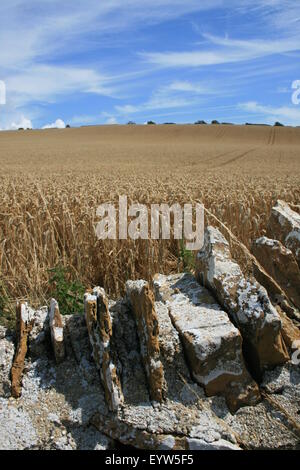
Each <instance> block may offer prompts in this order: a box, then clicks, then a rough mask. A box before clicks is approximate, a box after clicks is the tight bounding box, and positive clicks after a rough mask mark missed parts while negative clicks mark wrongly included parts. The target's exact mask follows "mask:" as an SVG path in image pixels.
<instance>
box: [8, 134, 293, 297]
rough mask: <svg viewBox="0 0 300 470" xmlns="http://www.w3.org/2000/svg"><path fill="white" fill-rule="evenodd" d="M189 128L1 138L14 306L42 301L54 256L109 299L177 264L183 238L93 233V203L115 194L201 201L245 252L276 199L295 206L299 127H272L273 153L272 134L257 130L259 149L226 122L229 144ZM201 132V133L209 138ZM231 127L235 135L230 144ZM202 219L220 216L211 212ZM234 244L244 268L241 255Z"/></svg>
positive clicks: (137, 198)
mask: <svg viewBox="0 0 300 470" xmlns="http://www.w3.org/2000/svg"><path fill="white" fill-rule="evenodd" d="M133 127H134V126H133ZM183 127H184V126H183ZM192 128H194V126H190V127H188V126H187V127H186V129H183V130H182V129H181V126H180V129H179V131H178V130H177V129H176V127H174V128H172V130H170V128H169V127H168V126H166V127H165V128H162V127H161V128H157V129H153V130H151V131H148V130H147V131H146V132H151V135H150V137H149V139H148V136H147V135H146V134H144V133H145V130H144V128H141V129H134V130H132V129H131V128H130V129H128V128H126V132H127V134H126V133H124V132H125V131H124V130H123V129H122V128H110V129H109V132H108V130H107V129H106V128H103V129H104V130H103V131H101V130H99V129H98V131H97V132H96V130H95V129H84V130H82V129H80V130H66V131H61V132H59V131H51V132H50V131H48V132H44V133H42V132H37V133H33V132H31V133H28V134H25V133H22V135H20V134H17V133H10V134H9V135H8V134H7V133H3V135H4V137H3V136H1V137H0V145H1V154H0V165H1V175H0V181H1V206H0V269H1V281H2V286H3V292H4V289H5V292H6V293H8V296H9V298H10V299H11V300H12V301H15V300H16V299H29V300H30V302H32V303H33V304H41V303H43V302H47V301H48V299H49V295H50V291H49V269H50V268H53V267H54V266H56V265H57V264H58V263H62V264H63V265H64V266H68V267H70V268H71V270H72V271H73V273H74V275H76V276H77V277H78V278H79V279H80V280H81V282H82V283H83V284H84V285H86V286H90V285H101V286H103V287H104V288H105V289H106V290H107V291H108V293H109V294H110V295H112V296H114V297H117V296H119V295H120V294H122V293H123V290H124V283H125V281H126V280H127V279H129V278H131V279H136V278H145V279H147V280H149V279H150V278H151V276H152V275H153V274H154V273H155V272H158V271H161V272H164V273H171V272H176V271H178V270H181V269H182V265H180V262H179V243H178V241H174V240H170V241H165V240H162V241H155V240H152V241H144V240H138V241H133V240H130V239H128V240H126V241H124V240H121V241H113V240H110V241H108V240H107V241H99V240H97V238H96V235H95V230H94V229H95V225H96V223H97V216H96V209H97V207H98V206H99V204H101V203H104V202H111V203H115V204H116V206H117V205H118V198H119V196H120V195H127V196H128V203H130V202H139V203H142V204H146V205H149V206H150V204H152V203H161V202H165V203H168V204H170V205H171V204H173V203H175V202H178V203H180V204H182V205H183V204H185V203H188V202H192V203H195V202H196V201H197V202H202V203H203V204H205V206H206V207H207V208H208V209H209V210H210V211H211V213H212V214H214V216H216V217H217V218H218V219H220V220H221V221H222V223H224V224H225V225H226V226H227V227H228V228H229V229H230V230H231V231H232V232H233V234H234V235H235V236H236V237H237V238H238V239H239V240H241V241H242V242H243V243H244V244H245V245H246V246H247V247H249V246H251V242H252V240H253V239H255V238H256V237H258V236H260V235H262V234H263V233H264V231H265V229H266V224H267V220H268V217H269V214H270V210H271V207H272V205H273V204H274V203H275V201H276V200H277V199H278V198H281V199H284V200H286V201H288V202H292V203H294V204H299V203H300V184H299V182H300V171H299V170H300V165H299V154H298V148H299V145H298V144H299V143H300V132H299V130H296V129H295V130H294V131H295V133H296V134H295V133H290V132H291V131H290V130H289V129H283V130H280V129H279V130H276V132H277V133H278V141H279V143H278V145H277V146H276V145H275V146H272V147H271V148H270V146H268V145H267V143H265V142H264V140H263V139H264V138H265V140H266V142H267V141H268V135H267V132H269V131H268V129H266V130H265V129H263V130H261V128H259V131H257V132H258V135H254V134H253V136H251V139H253V140H254V141H255V143H257V142H258V143H259V145H258V144H257V145H254V144H253V142H252V141H251V142H250V141H249V138H248V137H247V136H248V134H247V132H248V131H247V130H245V128H238V129H240V131H237V130H236V129H235V128H234V131H233V130H231V129H230V127H228V128H226V129H225V130H224V132H227V133H228V135H227V140H226V135H225V137H224V133H223V135H222V139H221V140H220V139H219V140H218V139H217V136H216V135H214V134H212V135H209V136H208V137H207V133H211V132H219V131H215V130H211V129H209V130H208V131H207V130H206V131H202V130H201V131H199V130H198V129H197V130H196V131H194V130H193V131H191V130H190V129H192ZM284 131H285V132H286V134H287V136H286V139H285V140H284V138H283V135H284V134H283V132H284ZM101 132H102V134H101ZM139 132H140V134H142V136H141V137H140V136H139V134H138V133H139ZM170 132H171V134H170ZM176 132H177V133H178V132H181V133H182V136H181V139H177V137H176V135H177V134H176ZM192 132H195V135H194V134H192ZM196 132H197V134H196ZM199 132H200V134H201V132H202V133H203V132H206V134H205V135H204V134H203V135H202V138H203V142H202V141H201V139H200V138H199ZM230 132H235V133H236V134H234V135H233V136H232V137H231V140H230V139H229V137H230V136H229V133H230ZM238 132H240V134H241V135H240V134H238ZM245 132H246V134H245ZM249 132H253V130H249ZM280 132H281V133H280ZM159 133H160V134H159ZM264 133H266V135H265V134H264ZM99 135H100V137H99ZM145 136H146V137H145ZM243 136H246V137H243ZM264 136H265V137H264ZM291 136H293V139H294V141H293V139H292V137H291ZM295 136H296V137H295ZM176 139H177V140H176ZM251 139H250V140H251ZM236 141H237V142H236ZM296 144H297V145H296ZM249 148H250V149H252V148H254V150H253V151H252V156H251V158H250V156H246V157H243V158H241V157H239V159H238V156H239V155H241V156H243V154H244V153H245V149H246V150H247V149H249ZM232 155H237V157H235V158H233V157H232ZM279 156H280V159H279ZM207 223H212V224H214V225H215V223H216V221H215V220H214V219H213V217H209V216H208V217H207ZM220 228H222V227H220ZM224 235H225V236H226V233H224ZM232 248H233V252H234V255H235V257H237V258H239V260H240V261H241V262H242V263H243V264H244V265H245V264H246V260H245V259H244V258H243V253H241V252H240V251H239V250H238V248H237V247H236V246H235V245H233V246H232ZM2 295H4V294H2Z"/></svg>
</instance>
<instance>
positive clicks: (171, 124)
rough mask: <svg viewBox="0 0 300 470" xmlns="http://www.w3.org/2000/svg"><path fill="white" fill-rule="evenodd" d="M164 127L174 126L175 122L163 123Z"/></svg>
mask: <svg viewBox="0 0 300 470" xmlns="http://www.w3.org/2000/svg"><path fill="white" fill-rule="evenodd" d="M164 126H175V122H164Z"/></svg>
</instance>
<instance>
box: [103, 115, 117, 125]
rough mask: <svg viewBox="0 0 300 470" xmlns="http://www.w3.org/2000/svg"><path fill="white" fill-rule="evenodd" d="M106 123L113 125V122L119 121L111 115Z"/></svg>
mask: <svg viewBox="0 0 300 470" xmlns="http://www.w3.org/2000/svg"><path fill="white" fill-rule="evenodd" d="M105 124H108V125H112V124H118V121H117V119H116V118H115V117H113V116H112V117H110V118H108V119H107V121H106V123H105Z"/></svg>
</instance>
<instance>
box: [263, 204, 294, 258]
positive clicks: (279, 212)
mask: <svg viewBox="0 0 300 470" xmlns="http://www.w3.org/2000/svg"><path fill="white" fill-rule="evenodd" d="M267 236H268V237H269V238H271V239H276V240H279V241H280V242H281V243H282V244H283V245H284V246H285V247H286V248H289V249H290V250H291V251H292V252H293V254H294V256H295V259H296V261H297V263H298V265H299V266H300V214H299V213H298V212H295V211H293V210H292V209H291V207H290V206H289V204H288V203H286V202H284V201H280V200H279V201H277V203H276V206H274V207H273V208H272V211H271V216H270V219H269V223H268V227H267Z"/></svg>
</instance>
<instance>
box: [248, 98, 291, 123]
mask: <svg viewBox="0 0 300 470" xmlns="http://www.w3.org/2000/svg"><path fill="white" fill-rule="evenodd" d="M239 108H240V109H243V110H245V111H248V112H250V113H253V114H254V115H255V116H261V117H262V118H263V120H264V121H265V122H266V124H273V123H274V122H275V121H279V122H282V123H283V124H286V125H291V126H299V125H300V109H299V108H296V107H289V106H280V107H274V106H264V105H261V104H259V103H256V102H255V101H249V102H247V103H241V104H239Z"/></svg>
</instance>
